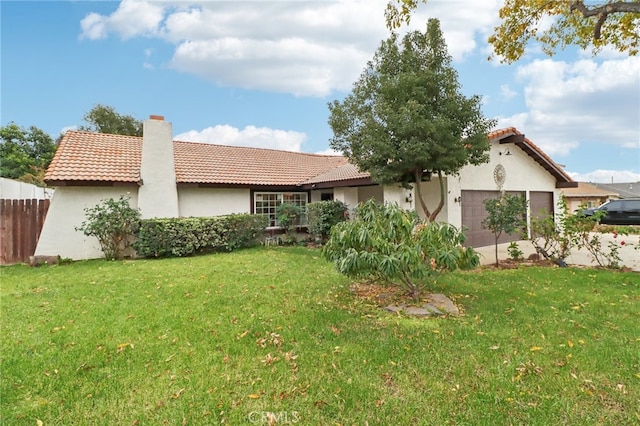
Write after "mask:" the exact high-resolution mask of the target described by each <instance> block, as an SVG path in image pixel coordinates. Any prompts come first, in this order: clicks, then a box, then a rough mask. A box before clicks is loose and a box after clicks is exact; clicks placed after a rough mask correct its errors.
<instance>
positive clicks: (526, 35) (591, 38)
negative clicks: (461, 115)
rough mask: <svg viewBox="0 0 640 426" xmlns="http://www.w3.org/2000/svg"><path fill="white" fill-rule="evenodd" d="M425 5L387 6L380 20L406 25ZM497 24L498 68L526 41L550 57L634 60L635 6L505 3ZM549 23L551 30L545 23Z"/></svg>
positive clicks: (608, 0)
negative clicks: (584, 54)
mask: <svg viewBox="0 0 640 426" xmlns="http://www.w3.org/2000/svg"><path fill="white" fill-rule="evenodd" d="M427 1H428V0H389V3H388V4H387V9H386V11H385V16H386V19H387V26H388V27H389V28H391V29H393V28H398V27H400V26H401V25H402V24H403V23H409V21H410V19H411V13H412V12H413V11H414V10H415V9H416V8H417V7H418V5H419V4H420V3H426V2H427ZM500 19H501V22H500V24H499V25H498V26H497V27H495V28H494V33H493V35H491V36H490V37H489V43H490V44H491V45H492V46H493V50H494V53H495V54H496V55H498V56H499V57H500V59H501V61H503V62H514V61H517V60H518V59H520V58H521V57H522V55H523V54H524V52H525V49H526V47H527V44H528V43H529V41H531V40H536V41H538V42H540V43H541V46H542V50H543V51H544V52H545V53H546V54H548V55H553V54H554V53H555V52H556V50H557V49H563V48H565V47H566V46H569V45H576V46H579V47H581V48H582V49H589V48H591V49H593V51H594V53H596V52H598V51H599V50H600V49H602V48H603V47H606V46H608V47H612V48H614V49H616V50H618V51H620V52H623V53H628V54H629V55H637V54H638V43H639V40H640V0H631V1H620V0H604V1H593V2H588V4H585V2H584V1H582V0H574V1H567V0H551V1H550V0H505V3H504V6H502V8H501V9H500ZM549 22H551V24H550V25H548V23H549Z"/></svg>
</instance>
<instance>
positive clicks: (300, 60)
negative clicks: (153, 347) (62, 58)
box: [81, 0, 501, 96]
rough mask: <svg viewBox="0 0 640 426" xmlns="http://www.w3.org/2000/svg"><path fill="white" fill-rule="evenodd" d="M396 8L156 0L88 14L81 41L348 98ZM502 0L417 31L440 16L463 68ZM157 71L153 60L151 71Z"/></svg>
mask: <svg viewBox="0 0 640 426" xmlns="http://www.w3.org/2000/svg"><path fill="white" fill-rule="evenodd" d="M387 1H388V0H340V1H320V2H311V1H287V2H280V1H263V2H259V5H258V6H256V3H255V2H221V1H193V2H180V1H174V2H152V1H147V0H123V1H122V2H121V3H120V5H119V7H118V9H117V10H116V11H115V12H114V13H112V14H111V15H99V14H96V13H91V14H88V15H87V16H86V17H85V18H84V19H83V20H82V22H81V27H82V34H81V37H83V38H88V39H91V40H95V39H101V38H106V37H108V36H109V34H114V35H117V36H119V37H121V38H123V39H127V38H131V37H136V36H146V37H158V38H162V39H164V40H165V41H167V42H169V43H171V44H173V45H174V46H175V51H174V55H173V58H172V60H171V62H170V64H169V65H170V66H171V67H173V68H174V69H177V70H180V71H182V72H187V73H191V74H196V75H199V76H201V77H203V78H205V79H207V80H210V81H213V82H215V83H216V84H219V85H222V86H234V87H242V88H248V89H257V90H267V91H273V92H283V93H292V94H295V95H301V96H326V95H328V94H330V93H331V92H333V91H336V90H348V89H349V88H350V87H351V84H352V83H353V81H355V80H356V79H357V78H358V75H359V74H360V72H361V71H362V69H363V68H364V67H365V65H366V62H367V61H368V60H369V59H371V58H372V56H373V54H374V52H375V50H376V48H377V47H378V45H379V43H380V41H381V40H383V39H384V38H386V37H388V34H389V32H388V30H387V28H386V26H385V22H384V9H385V6H386V4H387ZM500 3H501V2H500V1H499V0H490V1H483V2H477V3H473V7H470V6H468V7H467V6H465V7H461V4H460V3H459V2H442V1H430V2H428V3H427V4H426V5H424V6H421V7H420V8H419V10H418V11H417V12H416V13H415V14H414V15H413V18H412V24H411V25H410V26H409V29H418V30H421V31H424V29H425V26H426V25H425V24H426V22H427V19H428V18H429V17H438V18H439V19H440V21H441V26H442V30H443V33H444V35H445V39H446V41H447V46H448V49H449V53H450V54H451V55H452V56H453V58H454V59H455V60H462V59H463V58H464V56H465V55H466V54H468V53H470V52H471V51H473V50H474V49H475V48H476V47H477V41H476V39H477V37H478V35H479V34H480V35H481V36H482V38H483V39H486V34H488V33H489V32H490V31H491V29H493V26H494V25H495V23H496V22H497V19H498V17H497V10H498V9H499V6H500ZM148 65H149V64H148V62H145V64H144V66H145V67H147V66H148Z"/></svg>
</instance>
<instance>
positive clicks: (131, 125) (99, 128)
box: [79, 104, 142, 136]
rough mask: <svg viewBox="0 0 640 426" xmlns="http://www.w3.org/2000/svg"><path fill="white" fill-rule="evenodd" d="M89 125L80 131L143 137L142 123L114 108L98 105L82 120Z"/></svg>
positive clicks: (82, 127)
mask: <svg viewBox="0 0 640 426" xmlns="http://www.w3.org/2000/svg"><path fill="white" fill-rule="evenodd" d="M82 119H83V120H84V121H85V123H87V125H83V126H80V127H79V129H80V130H88V131H90V132H98V133H109V134H112V135H128V136H142V121H140V120H138V119H136V118H135V117H133V116H131V115H121V114H119V113H118V112H117V111H116V110H115V109H114V108H113V107H110V106H105V105H100V104H98V105H96V106H94V107H93V108H92V109H91V111H89V112H87V113H86V114H85V115H84V117H83V118H82Z"/></svg>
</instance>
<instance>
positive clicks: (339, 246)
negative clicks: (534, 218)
mask: <svg viewBox="0 0 640 426" xmlns="http://www.w3.org/2000/svg"><path fill="white" fill-rule="evenodd" d="M464 240H465V236H464V234H463V233H462V232H460V230H458V229H457V228H456V227H454V226H453V225H450V224H446V223H439V222H432V223H422V222H421V221H420V219H419V217H418V216H417V215H416V213H415V212H410V211H406V210H402V209H401V208H400V207H398V205H397V204H385V205H378V204H376V203H375V201H374V200H369V201H367V202H366V203H364V204H361V205H360V206H359V207H358V209H357V218H356V219H355V220H351V221H348V222H341V223H338V224H336V225H335V226H334V227H333V229H332V230H331V235H330V238H329V241H327V244H326V245H325V247H324V249H323V254H324V256H325V258H326V259H327V260H329V261H331V262H333V263H334V264H335V266H336V268H337V269H338V271H340V272H341V273H342V274H345V275H347V276H349V277H353V278H357V277H367V278H370V277H373V278H374V279H377V280H380V281H384V282H387V283H390V284H394V285H399V286H400V287H401V288H403V289H404V290H405V292H406V293H407V294H409V295H411V296H412V297H413V298H414V299H418V298H419V297H420V294H421V292H422V290H423V289H424V288H426V286H427V285H428V283H429V282H431V283H432V282H434V281H435V280H436V278H437V276H438V274H440V273H442V272H444V271H450V270H454V269H458V268H465V269H467V268H473V267H475V266H477V265H478V264H479V257H478V254H477V253H476V252H475V251H474V250H473V249H472V248H465V247H462V246H461V244H462V243H463V242H464Z"/></svg>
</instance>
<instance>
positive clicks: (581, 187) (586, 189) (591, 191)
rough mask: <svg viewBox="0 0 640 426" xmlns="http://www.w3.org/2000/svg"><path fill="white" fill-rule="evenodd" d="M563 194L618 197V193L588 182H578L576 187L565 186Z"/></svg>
mask: <svg viewBox="0 0 640 426" xmlns="http://www.w3.org/2000/svg"><path fill="white" fill-rule="evenodd" d="M562 194H563V195H564V196H565V197H568V198H589V197H597V198H603V197H614V198H618V193H616V192H614V191H611V190H607V189H600V188H597V187H595V186H593V185H591V184H588V183H586V182H578V186H577V187H574V188H563V189H562Z"/></svg>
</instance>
